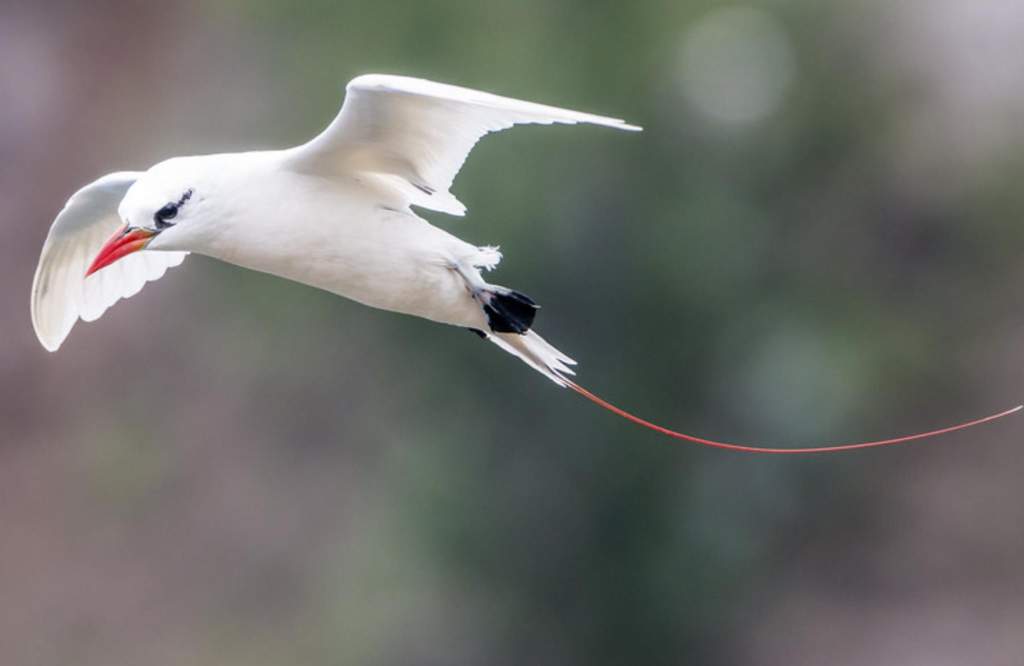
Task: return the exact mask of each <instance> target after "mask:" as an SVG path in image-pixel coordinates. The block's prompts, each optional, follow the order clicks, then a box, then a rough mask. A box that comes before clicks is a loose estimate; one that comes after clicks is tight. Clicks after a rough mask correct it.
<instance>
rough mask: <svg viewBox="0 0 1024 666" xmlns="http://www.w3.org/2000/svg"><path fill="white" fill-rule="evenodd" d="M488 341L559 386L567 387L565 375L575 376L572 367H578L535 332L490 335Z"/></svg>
mask: <svg viewBox="0 0 1024 666" xmlns="http://www.w3.org/2000/svg"><path fill="white" fill-rule="evenodd" d="M487 339H488V340H490V341H491V342H493V343H494V344H496V345H498V346H499V347H501V348H502V349H504V350H505V351H507V352H508V353H509V354H512V355H513V356H518V357H519V358H521V359H522V360H523V361H524V362H526V364H527V365H529V366H530V367H531V368H533V369H534V370H536V371H537V372H539V373H541V374H542V375H544V376H545V377H547V378H548V379H550V380H551V381H553V382H554V383H556V384H558V385H559V386H562V387H564V386H566V379H565V375H575V374H576V373H575V372H573V370H572V368H570V367H569V366H570V365H576V361H574V360H572V359H571V358H569V357H568V356H566V355H565V354H563V353H562V352H560V351H558V350H557V349H555V348H554V347H552V346H551V345H550V344H549V343H548V342H547V341H546V340H545V339H544V338H542V337H540V336H539V335H537V334H536V333H534V332H533V331H528V332H527V333H526V334H524V335H519V334H518V333H490V334H488V336H487Z"/></svg>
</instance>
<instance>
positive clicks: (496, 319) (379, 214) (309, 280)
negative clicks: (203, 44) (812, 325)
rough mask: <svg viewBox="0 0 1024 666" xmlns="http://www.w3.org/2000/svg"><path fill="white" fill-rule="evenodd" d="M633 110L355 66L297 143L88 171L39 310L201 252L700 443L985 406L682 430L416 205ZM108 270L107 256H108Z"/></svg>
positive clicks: (127, 283) (90, 307) (57, 235)
mask: <svg viewBox="0 0 1024 666" xmlns="http://www.w3.org/2000/svg"><path fill="white" fill-rule="evenodd" d="M531 123H535V124H544V125H548V124H552V123H562V124H570V125H571V124H576V123H590V124H593V125H603V126H606V127H612V128H616V129H623V130H634V131H638V130H640V128H639V127H636V126H633V125H628V124H626V123H625V122H623V121H622V120H618V119H615V118H606V117H603V116H596V115H591V114H589V113H580V112H578V111H570V110H567V109H560V108H556V107H552V106H545V105H541V104H533V103H530V102H523V101H520V100H515V99H510V98H507V97H499V96H496V95H491V94H488V93H484V92H479V91H476V90H469V89H467V88H460V87H456V86H451V85H445V84H441V83H434V82H431V81H425V80H422V79H414V78H408V77H401V76H387V75H379V74H370V75H365V76H360V77H358V78H356V79H353V80H352V81H351V82H350V83H349V84H348V87H347V92H346V96H345V103H344V105H343V106H342V108H341V112H340V113H339V114H338V116H337V117H336V118H335V119H334V121H333V122H332V123H331V124H330V125H329V126H328V127H327V129H325V130H324V131H323V132H322V133H321V134H319V135H318V136H316V137H314V138H313V139H312V140H311V141H308V142H307V143H305V144H302V145H301V146H298V147H295V148H289V149H286V150H269V151H255V152H245V153H225V154H218V155H199V156H192V157H175V158H172V159H169V160H166V161H164V162H160V163H159V164H157V165H155V166H153V167H152V168H150V169H149V170H148V171H144V172H138V171H121V172H117V173H112V174H109V175H106V176H104V177H102V178H100V179H99V180H97V181H95V182H93V183H90V184H89V185H86V186H85V187H83V188H82V189H80V190H79V191H78V192H76V193H75V194H74V195H72V196H71V199H69V200H68V202H67V204H66V205H65V206H64V209H63V210H62V211H61V212H60V214H59V215H57V218H56V220H55V221H54V222H53V225H52V226H51V227H50V233H49V235H48V236H47V238H46V242H45V244H44V245H43V251H42V255H41V257H40V259H39V266H38V267H37V269H36V274H35V280H34V281H33V285H32V323H33V325H34V327H35V331H36V334H37V336H38V337H39V341H40V342H41V343H42V344H43V346H44V347H45V348H46V349H48V350H50V351H56V350H57V348H58V347H60V345H61V343H62V342H63V341H64V339H65V338H66V337H67V335H68V333H69V332H70V331H71V328H72V327H73V326H74V324H75V322H76V321H77V320H78V319H83V320H85V321H93V320H95V319H97V318H98V317H99V316H100V315H102V314H103V312H104V311H105V310H106V309H107V308H109V307H110V306H111V305H113V304H114V303H115V302H116V301H118V300H119V299H121V298H126V297H128V296H133V295H135V294H136V293H138V292H139V290H140V289H142V286H143V285H144V284H145V283H146V282H148V281H151V280H156V279H158V278H159V277H161V276H162V275H163V274H164V272H165V271H166V270H167V269H168V268H170V267H172V266H177V265H178V264H180V263H181V262H182V261H183V260H184V259H185V256H186V255H187V254H188V253H189V252H199V253H201V254H205V255H208V256H210V257H214V258H217V259H221V260H223V261H226V262H229V263H233V264H237V265H239V266H244V267H246V268H251V269H253V270H257V271H264V272H266V273H271V274H274V275H278V276H280V277H284V278H287V279H290V280H295V281H297V282H301V283H303V284H308V285H311V286H314V287H319V288H321V289H325V290H327V291H330V292H332V293H335V294H338V295H340V296H345V297H347V298H350V299H352V300H355V301H358V302H360V303H364V304H366V305H369V306H372V307H376V308H381V309H384V310H393V311H395V312H402V313H405V314H411V315H415V316H418V317H423V318H425V319H431V320H433V321H437V322H441V323H444V324H452V325H454V326H461V327H464V328H468V329H471V330H472V331H474V332H476V333H477V334H478V335H480V336H481V337H483V338H485V339H487V340H490V341H491V342H493V343H494V344H495V345H497V346H498V347H500V348H502V349H504V350H505V351H507V352H509V353H510V354H513V355H514V356H517V357H519V358H520V359H522V360H523V361H525V362H526V363H527V364H528V365H529V366H530V367H532V368H534V369H535V370H537V371H539V372H540V373H541V374H543V375H544V376H546V377H547V378H548V379H550V380H551V381H553V382H554V383H556V384H558V385H559V386H563V387H569V388H571V389H573V390H574V391H576V392H577V393H579V394H580V395H582V396H584V397H586V398H588V399H589V400H591V401H593V402H595V403H597V404H598V405H600V406H602V407H604V408H605V409H608V410H610V411H612V412H613V413H616V414H618V415H620V416H622V417H624V418H627V419H629V420H631V421H633V422H635V423H638V424H640V425H643V426H644V427H647V428H651V429H653V430H656V431H658V432H661V433H663V434H666V435H669V436H671V437H675V438H678V439H684V440H687V441H691V442H696V443H699V444H704V445H709V446H716V447H720V448H728V449H733V450H742V451H752V452H762V453H808V452H825V451H837V450H846V449H852V448H866V447H872V446H882V445H886V444H894V443H898V442H904V441H909V440H913V439H922V438H924V437H930V436H933V435H936V434H942V433H945V432H951V431H953V430H960V429H963V428H966V427H969V426H972V425H977V424H979V423H983V422H986V421H991V420H993V419H996V418H1000V417H1002V416H1005V415H1007V414H1010V413H1012V412H1015V411H1017V410H1019V409H1021V407H1020V406H1018V407H1015V408H1013V409H1010V410H1007V411H1005V412H1001V413H999V414H994V415H992V416H988V417H985V418H982V419H977V420H975V421H970V422H967V423H961V424H958V425H955V426H951V427H948V428H943V429H941V430H935V431H931V432H926V433H918V434H916V435H909V436H905V437H898V438H893V439H888V440H880V441H873V442H862V443H858V444H847V445H838V446H829V447H818V448H814V449H775V448H764V447H751V446H745V445H738V444H729V443H725V442H717V441H713V440H706V439H702V438H699V437H693V436H690V435H684V434H682V433H677V432H674V431H671V430H667V429H665V428H662V427H661V426H656V425H654V424H652V423H649V422H647V421H644V420H643V419H640V418H639V417H636V416H634V415H632V414H630V413H628V412H625V411H624V410H621V409H619V408H618V407H615V406H614V405H611V404H609V403H607V402H605V401H604V400H602V399H601V398H599V397H597V396H596V395H594V394H593V393H591V392H589V391H587V390H586V389H584V388H583V387H581V386H579V385H578V384H577V383H575V382H574V381H572V380H571V379H570V376H571V375H573V374H574V373H573V371H572V369H571V367H570V366H572V365H575V361H573V360H572V359H571V358H569V357H568V356H566V355H565V354H563V353H562V352H560V351H558V350H557V349H555V348H554V347H553V346H552V345H550V344H549V343H548V342H546V341H545V340H544V339H543V338H542V337H540V336H539V335H538V334H537V333H536V332H534V331H533V329H532V325H533V320H534V316H535V314H536V310H537V305H536V303H534V301H533V300H532V299H530V298H529V297H528V296H526V295H525V294H522V293H520V292H517V291H514V290H512V289H509V288H507V287H502V286H498V285H495V284H491V283H489V282H487V281H486V280H485V279H484V277H483V275H482V271H483V270H491V269H493V268H494V267H496V266H497V265H498V262H499V261H500V260H501V254H500V253H499V252H498V249H497V248H495V247H478V246H476V245H471V244H470V243H466V242H465V241H462V240H460V239H458V238H456V237H455V236H453V235H452V234H450V233H448V232H447V231H444V230H442V229H439V228H438V227H435V226H434V225H432V224H430V223H429V222H427V221H426V220H424V219H423V218H421V217H419V216H418V215H417V214H416V213H415V212H414V211H413V208H412V207H413V206H417V207H420V208H424V209H427V210H433V211H439V212H442V213H448V214H451V215H460V216H461V215H463V214H464V213H465V212H466V207H465V206H463V205H462V203H460V202H459V200H458V199H456V198H455V196H454V195H452V194H451V192H450V191H449V188H450V187H451V185H452V181H453V180H454V179H455V175H456V174H457V173H458V171H459V169H460V168H461V167H462V164H463V162H464V161H465V160H466V157H467V156H468V155H469V152H470V150H471V149H472V148H473V146H474V144H476V142H477V141H478V140H480V138H481V137H483V136H484V135H485V134H487V133H489V132H496V131H499V130H503V129H506V128H509V127H512V126H513V125H518V124H531ZM101 269H102V270H101Z"/></svg>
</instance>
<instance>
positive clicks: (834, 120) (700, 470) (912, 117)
mask: <svg viewBox="0 0 1024 666" xmlns="http://www.w3.org/2000/svg"><path fill="white" fill-rule="evenodd" d="M1022 43H1024V5H1022V4H1021V3H1018V2H1012V1H1010V0H1004V1H1001V0H977V1H974V2H970V3H967V2H963V1H962V0H907V1H906V2H899V3H895V2H888V1H887V0H877V1H867V2H817V1H815V0H773V1H767V2H755V3H751V4H746V5H744V4H732V3H716V2H709V1H707V0H674V1H659V0H648V1H635V2H606V1H603V0H602V1H595V0H586V1H585V0H558V1H557V2H555V1H546V2H542V1H541V0H519V1H514V2H511V1H506V2H496V1H494V2H492V1H486V2H484V1H480V0H478V1H475V2H469V1H465V2H441V1H440V0H429V1H427V0H420V1H418V2H408V3H400V2H382V1H381V0H378V1H376V2H370V1H369V0H366V1H348V0H346V1H340V0H338V1H335V0H330V1H329V0H317V1H309V2H302V3H296V2H285V1H283V0H282V1H274V0H251V1H250V0H215V1H214V0H211V1H206V2H199V1H195V2H161V3H156V2H152V3H138V2H128V1H125V2H113V1H96V2H88V3H85V2H77V1H71V0H66V1H61V0H51V1H48V2H32V3H29V2H20V1H19V0H6V1H5V2H3V3H2V4H0V94H2V96H3V99H4V103H3V111H2V112H0V152H2V154H3V156H4V158H5V159H3V160H2V161H0V197H2V201H3V209H4V210H3V219H4V222H3V223H2V225H0V258H2V262H0V275H2V278H3V279H2V280H0V312H2V313H3V314H2V315H0V326H2V328H0V330H2V333H3V343H4V344H3V345H0V398H2V400H0V498H2V501H0V527H2V533H0V534H2V536H0V663H2V664H4V665H5V666H6V665H11V666H36V665H40V666H43V665H50V664H67V663H74V664H76V665H77V666H91V665H94V664H95V665H103V666H113V665H121V664H124V665H129V664H132V665H136V664H146V665H147V666H162V665H165V664H166V665H171V664H175V665H181V664H188V665H196V666H207V665H213V664H217V665H223V664H246V665H247V666H264V665H271V664H274V665H277V664H387V665H390V664H524V663H528V664H587V665H597V664H741V663H742V664H821V663H829V664H839V665H845V664H856V665H861V664H864V665H869V664H870V665H877V664H929V665H935V664H1019V663H1021V662H1022V660H1024V638H1022V636H1024V634H1022V633H1021V631H1020V629H1021V627H1022V626H1024V571H1022V567H1021V561H1022V560H1024V521H1022V509H1021V505H1022V500H1024V489H1022V487H1021V484H1020V478H1021V475H1022V473H1024V457H1022V456H1021V441H1020V439H1021V435H1022V433H1024V422H1022V421H1021V419H1020V418H1016V419H1013V420H1007V421H1005V422H1002V423H999V424H996V425H991V426H986V427H984V428H979V429H977V430H972V431H969V432H965V433H959V434H956V435H952V436H949V437H946V438H943V439H942V440H938V441H934V442H932V443H929V444H917V445H910V446H906V447H899V448H896V449H887V450H876V451H871V452H863V453H854V454H846V455H838V456H832V457H808V458H787V459H774V458H766V457H756V456H744V455H738V454H732V453H728V452H721V451H712V450H706V449H701V448H698V447H693V446H687V445H683V446H677V445H674V444H672V443H671V442H668V441H667V440H663V439H661V438H659V437H658V436H656V435H654V434H653V433H649V432H646V431H642V430H640V429H638V428H636V427H635V426H632V425H630V424H628V423H626V422H624V421H621V420H618V419H616V418H614V417H612V416H611V415H609V414H607V413H605V412H602V411H600V410H598V409H596V408H595V407H593V406H592V405H590V404H589V403H586V402H584V401H582V400H580V399H579V398H578V397H577V396H575V395H573V394H572V393H570V392H568V391H564V390H559V389H557V388H556V387H554V386H553V385H552V384H551V383H550V382H548V381H547V380H545V379H544V378H542V377H540V376H539V375H537V374H536V373H534V372H532V371H531V370H529V369H528V368H527V367H525V366H524V365H522V364H521V363H519V362H518V361H516V360H515V359H513V358H511V357H509V356H507V355H504V354H501V353H500V352H498V351H496V350H495V349H493V348H491V346H489V345H484V344H481V343H480V342H479V341H478V340H476V339H475V338H473V336H471V335H469V334H467V333H466V332H464V331H460V330H456V329H450V328H445V327H442V326H438V325H434V324H430V323H428V322H424V321H418V320H414V319H412V318H407V317H402V316H398V315H392V314H388V313H383V312H378V311H373V310H370V309H367V308H364V307H362V306H359V305H356V304H354V303H350V302H347V301H344V300H341V299H339V298H336V297H333V296H331V295H329V294H326V293H320V292H317V291H314V290H312V289H310V288H306V287H303V286H300V285H297V284H292V283H288V282H284V281H281V280H278V279H274V278H270V277H268V276H265V275H260V274H256V273H251V272H246V271H243V270H241V269H236V268H233V267H230V266H225V265H221V264H218V263H216V262H214V261H211V260H208V259H205V258H202V257H197V256H194V257H192V258H190V259H189V260H188V261H187V262H186V263H185V265H184V266H183V267H182V268H180V269H177V270H173V271H171V272H170V273H169V274H168V275H167V276H166V277H165V278H164V279H163V280H161V281H159V282H158V283H155V284H152V285H150V286H148V287H147V288H146V289H145V290H144V292H143V294H142V295H140V296H138V297H137V298H133V299H131V300H130V301H127V302H123V303H120V304H118V305H116V306H115V307H114V308H112V309H111V310H110V311H109V312H108V313H107V314H106V315H105V316H104V317H103V319H102V320H101V321H100V322H97V323H94V324H80V325H79V326H77V327H76V329H75V330H74V332H73V334H72V335H71V337H70V339H69V340H68V342H67V344H66V345H65V346H64V348H62V349H61V351H60V353H58V354H56V355H49V354H47V353H46V352H44V351H43V349H42V348H41V347H40V346H39V344H38V343H37V342H36V341H35V338H34V336H33V333H32V329H31V325H30V322H29V312H28V297H29V287H30V284H31V278H32V272H33V270H34V267H35V262H36V259H37V257H38V252H39V249H40V247H41V244H42V241H43V238H44V237H45V234H46V230H47V228H48V225H49V224H50V222H51V220H52V219H53V216H54V215H55V214H56V212H57V211H58V210H59V209H60V207H61V206H62V205H63V203H64V201H65V200H66V198H67V197H68V196H69V195H70V193H72V192H73V191H74V190H75V189H76V188H78V187H79V186H81V185H83V184H84V183H86V182H89V181H91V180H93V179H94V178H96V177H98V176H100V175H102V174H104V173H108V172H110V171H115V170H120V169H139V168H146V167H147V166H149V165H151V164H153V163H154V162H156V161H158V160H161V159H163V158H165V157H169V156H173V155H179V154H194V153H202V152H220V151H229V150H236V149H243V148H259V147H284V146H289V145H294V144H297V143H300V142H302V141H304V140H305V139H306V138H308V137H310V136H312V135H313V134H314V133H316V132H317V131H318V130H319V129H320V128H321V127H323V126H324V125H326V123H327V122H329V121H330V119H331V118H332V117H333V115H334V113H335V112H336V110H337V108H338V106H339V104H340V101H341V98H342V94H343V89H344V84H345V82H347V81H348V80H349V79H350V78H352V77H353V76H355V75H358V74H361V73H367V72H387V73H396V74H408V75H415V76H422V77H427V78H432V79H436V80H440V81H445V82H450V83H456V84H461V85H466V86H471V87H476V88H482V89H485V90H488V91H492V92H496V93H500V94H506V95H510V96H513V97H518V98H523V99H528V100H535V101H539V102H545V103H549V104H556V105H561V106H567V107H570V108H577V109H581V110H587V111H592V112H596V113H603V114H607V115H612V116H617V117H623V118H625V119H627V120H628V121H630V122H635V123H637V124H640V125H643V126H644V127H645V132H643V133H642V134H639V135H627V134H624V133H618V132H612V131H608V130H603V129H600V128H592V127H576V128H567V127H556V128H549V127H539V128H538V127H526V128H519V129H516V130H514V131H511V132H506V133H503V134H500V135H497V136H492V137H489V138H488V139H486V140H485V141H483V142H482V143H481V144H480V145H479V146H478V147H477V149H476V151H475V152H474V153H473V155H472V156H471V158H470V159H469V161H468V163H467V165H466V169H465V171H464V173H463V174H462V175H461V176H460V178H459V179H458V180H457V182H456V186H455V190H454V191H455V193H456V195H457V196H458V197H459V198H460V199H461V200H462V201H464V202H465V203H466V204H467V205H468V206H469V215H468V217H467V218H466V219H464V220H460V219H455V218H446V217H445V216H442V215H430V216H428V217H429V218H430V219H431V220H432V221H434V222H435V223H437V224H439V225H442V226H443V227H444V228H446V229H449V230H451V231H453V232H454V233H456V234H457V235H459V236H461V237H463V238H465V239H466V240H469V241H471V242H475V243H478V244H500V245H501V246H502V249H503V251H504V252H505V260H504V262H503V264H502V265H501V267H500V269H499V271H498V272H497V273H496V274H495V277H494V278H493V279H494V281H496V282H498V283H501V284H506V285H510V286H513V287H515V288H517V289H520V290H522V291H524V292H526V293H528V294H530V295H531V296H533V297H534V298H536V299H537V300H538V301H539V302H541V303H542V304H543V305H544V310H543V311H542V313H541V315H540V317H539V318H538V330H539V331H541V332H542V334H543V335H545V336H546V337H547V338H548V339H549V340H550V341H552V342H553V343H554V344H555V345H556V346H558V347H559V348H561V349H563V350H564V351H566V352H567V353H569V354H570V355H572V356H574V357H575V358H576V359H578V360H579V361H580V379H581V382H582V383H583V384H584V385H586V386H588V387H590V388H592V389H593V390H595V391H597V392H598V393H601V394H603V395H605V396H606V397H608V398H609V399H611V400H613V401H615V402H617V403H619V404H621V405H623V406H624V407H627V408H629V409H633V410H635V411H637V412H639V413H640V414H641V415H644V416H646V417H648V418H651V419H653V420H656V421H659V422H662V423H665V424H666V425H669V426H674V427H678V428H680V429H682V430H685V431H687V432H693V433H696V434H701V435H704V436H709V437H717V438H723V439H729V440H734V441H747V442H752V443H758V444H764V445H776V446H800V445H812V444H820V443H831V442H837V441H850V440H857V439H869V438H876V437H882V436H888V435H894V434H903V433H907V432H911V431H915V430H922V429H928V428H932V427H938V426H941V425H945V424H948V423H951V422H955V421H958V420H964V419H967V418H971V417H974V416H978V415H981V414H983V413H988V412H990V411H995V410H997V409H1001V408H1004V407H1008V406H1011V405H1013V404H1014V403H1015V402H1017V401H1019V400H1020V399H1021V396H1022V395H1024V377H1022V375H1021V369H1022V368H1024V354H1022V352H1021V351H1020V348H1019V345H1018V344H1017V341H1018V340H1019V338H1020V336H1021V333H1022V331H1024V308H1021V306H1020V304H1019V302H1018V292H1017V289H1018V288H1019V285H1021V284H1024V275H1022V269H1021V265H1020V262H1019V261H1018V260H1017V259H1018V257H1019V256H1020V253H1021V248H1024V227H1022V225H1021V224H1020V222H1021V214H1022V212H1024V189H1022V188H1021V184H1020V181H1021V173H1022V170H1024V138H1022V137H1024V132H1022V129H1024V58H1022V57H1021V55H1022V50H1021V44H1022Z"/></svg>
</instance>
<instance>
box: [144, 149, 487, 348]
mask: <svg viewBox="0 0 1024 666" xmlns="http://www.w3.org/2000/svg"><path fill="white" fill-rule="evenodd" d="M289 157H290V153H289V151H266V152H259V153H235V154H225V155H209V156H199V157H185V158H175V159H173V160H170V161H168V162H167V163H164V164H161V165H157V166H156V167H154V171H155V172H157V173H159V172H160V170H167V171H183V172H189V173H191V174H193V176H194V177H195V176H196V175H198V174H204V173H209V174H211V176H210V177H211V178H214V179H216V182H215V183H211V185H213V186H215V187H216V188H217V189H218V191H232V192H236V193H238V194H236V195H235V196H230V197H223V196H222V197H217V198H212V197H205V198H200V199H199V200H198V201H196V202H195V205H197V206H207V205H208V206H210V207H211V209H210V210H209V211H208V213H209V214H210V215H212V216H214V217H215V218H216V219H217V220H219V224H218V225H216V226H212V225H203V226H202V227H200V226H198V225H197V226H196V228H195V230H194V231H193V232H192V233H190V234H188V235H183V236H177V237H171V236H168V237H167V241H166V242H162V239H161V238H160V237H157V238H156V239H154V241H153V243H152V244H151V245H150V247H151V248H152V247H154V246H155V248H156V249H163V250H185V251H194V252H201V253H202V254H205V255H207V256H210V257H213V258H215V259H220V260H222V261H226V262H229V263H232V264H236V265H238V266H242V267H244V268H249V269H253V270H257V271H262V272H265V273H270V274H273V275H277V276H279V277H283V278H287V279H289V280H294V281H296V282H301V283H303V284H307V285H310V286H313V287H318V288H320V289H324V290H326V291H329V292H332V293H335V294H338V295H339V296H344V297H346V298H350V299H352V300H354V301H358V302H359V303H363V304H364V305H369V306H371V307H375V308H381V309H384V310H392V311H395V312H401V313H403V314H410V315H415V316H418V317H424V318H426V319H432V320H434V321H438V322H441V323H445V324H453V325H456V326H465V327H471V328H480V329H483V327H484V324H485V318H484V315H483V311H482V310H481V309H480V306H479V305H478V304H477V303H476V302H475V301H474V300H473V298H472V297H471V295H470V292H469V291H468V290H467V288H466V283H465V280H464V279H463V278H462V276H461V275H460V274H459V273H458V272H457V271H455V270H452V269H453V267H456V266H462V267H465V268H466V269H473V268H479V267H489V266H493V265H495V264H497V263H498V260H499V258H500V255H499V254H498V253H497V252H496V251H495V250H493V249H490V248H480V247H477V246H475V245H471V244H469V243H467V242H465V241H463V240H460V239H458V238H456V237H455V236H453V235H452V234H450V233H448V232H447V231H444V230H443V229H440V228H439V227H436V226H434V225H432V224H430V223H429V222H427V221H426V220H424V219H423V218H421V217H419V216H418V215H416V214H414V213H412V212H411V211H408V210H401V209H399V208H398V206H401V205H402V204H401V203H400V202H399V201H397V200H396V201H388V200H387V199H388V197H389V196H393V195H391V193H390V192H389V191H388V189H387V187H386V185H382V184H378V183H375V182H374V180H373V179H372V178H365V179H360V178H357V177H355V176H349V177H343V178H332V179H325V178H322V177H320V176H317V175H312V174H307V173H301V172H296V171H294V170H292V169H289V168H288V166H287V165H288V161H289ZM389 204H391V205H389ZM371 221H372V222H371ZM284 226H286V228H287V230H288V233H286V234H285V233H282V227H284Z"/></svg>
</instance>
